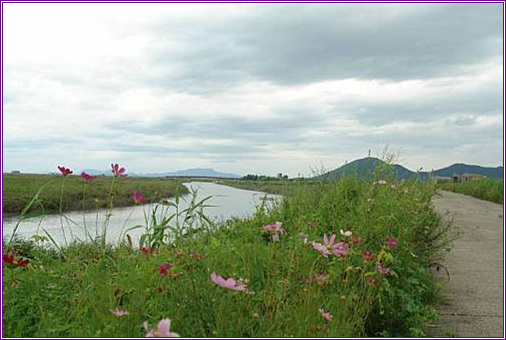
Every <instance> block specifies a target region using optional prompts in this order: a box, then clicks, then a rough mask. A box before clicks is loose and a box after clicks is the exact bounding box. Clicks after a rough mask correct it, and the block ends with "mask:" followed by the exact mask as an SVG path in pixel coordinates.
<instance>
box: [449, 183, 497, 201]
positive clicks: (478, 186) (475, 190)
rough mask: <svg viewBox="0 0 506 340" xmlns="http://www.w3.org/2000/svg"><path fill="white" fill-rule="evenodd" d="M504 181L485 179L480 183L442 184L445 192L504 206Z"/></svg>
mask: <svg viewBox="0 0 506 340" xmlns="http://www.w3.org/2000/svg"><path fill="white" fill-rule="evenodd" d="M503 183H504V182H503V180H502V179H491V178H484V179H482V180H479V181H471V182H464V183H446V184H441V185H440V187H441V189H443V190H447V191H453V192H457V193H459V194H464V195H468V196H473V197H476V198H479V199H481V200H485V201H490V202H494V203H498V204H503V198H504V197H503V196H504V190H503Z"/></svg>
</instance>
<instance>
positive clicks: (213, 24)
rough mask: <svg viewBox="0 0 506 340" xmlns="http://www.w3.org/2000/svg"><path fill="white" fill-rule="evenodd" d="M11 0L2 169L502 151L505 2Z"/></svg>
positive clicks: (473, 159) (413, 160)
mask: <svg viewBox="0 0 506 340" xmlns="http://www.w3.org/2000/svg"><path fill="white" fill-rule="evenodd" d="M4 8H5V11H4V28H5V32H4V55H3V57H4V78H3V81H4V92H3V122H4V147H3V151H4V171H10V170H14V169H20V170H22V171H27V172H28V171H37V172H47V171H52V170H53V168H54V166H55V165H56V164H66V165H68V166H72V167H74V168H76V169H82V168H93V167H95V168H105V167H107V164H109V163H110V162H111V161H114V162H120V163H124V164H126V165H127V166H128V167H129V168H130V169H131V170H132V171H135V172H161V171H169V170H177V169H182V168H187V167H214V168H216V169H219V170H222V171H228V172H236V173H240V174H245V173H248V172H257V173H270V174H275V173H278V172H283V173H288V174H290V175H292V176H293V175H297V174H298V173H302V174H305V175H308V174H309V167H310V166H312V165H315V164H320V163H323V164H325V166H327V167H329V168H331V167H335V166H339V165H342V164H343V163H344V162H345V161H346V160H353V159H355V158H358V157H364V156H366V155H367V152H368V150H369V149H372V150H373V154H377V153H380V152H381V150H382V149H383V148H384V147H385V146H386V145H390V147H391V148H392V149H393V150H397V149H401V150H402V153H401V155H402V156H401V160H400V161H401V162H402V163H403V164H404V165H407V166H408V167H411V168H414V169H415V168H420V167H423V168H425V169H430V168H436V167H441V166H445V165H449V164H450V163H453V162H468V163H478V164H482V165H490V166H497V165H499V164H502V162H503V156H502V155H503V154H502V143H503V109H502V93H503V82H502V75H503V65H502V46H503V45H502V43H503V38H502V27H503V18H502V4H255V5H253V4H185V5H184V4H4Z"/></svg>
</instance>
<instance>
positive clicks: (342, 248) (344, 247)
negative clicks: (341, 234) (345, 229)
mask: <svg viewBox="0 0 506 340" xmlns="http://www.w3.org/2000/svg"><path fill="white" fill-rule="evenodd" d="M349 251H350V246H349V245H348V243H346V242H338V243H336V245H335V247H334V250H333V253H334V255H336V256H337V257H343V256H346V255H348V252H349Z"/></svg>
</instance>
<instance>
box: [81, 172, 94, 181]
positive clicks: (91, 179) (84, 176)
mask: <svg viewBox="0 0 506 340" xmlns="http://www.w3.org/2000/svg"><path fill="white" fill-rule="evenodd" d="M81 177H82V178H83V179H84V180H85V181H86V182H93V181H94V180H96V179H97V176H92V175H90V174H87V173H86V172H83V173H82V174H81Z"/></svg>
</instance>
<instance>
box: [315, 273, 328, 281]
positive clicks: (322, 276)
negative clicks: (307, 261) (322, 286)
mask: <svg viewBox="0 0 506 340" xmlns="http://www.w3.org/2000/svg"><path fill="white" fill-rule="evenodd" d="M328 277H329V276H328V275H327V274H318V275H316V276H315V277H314V278H315V280H316V281H325V280H326V279H327V278H328Z"/></svg>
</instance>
